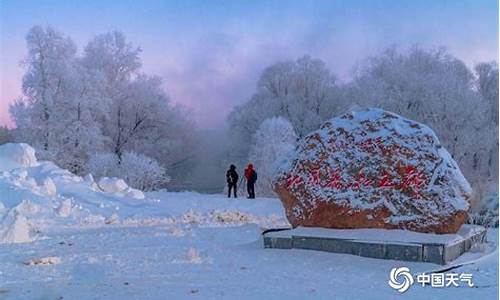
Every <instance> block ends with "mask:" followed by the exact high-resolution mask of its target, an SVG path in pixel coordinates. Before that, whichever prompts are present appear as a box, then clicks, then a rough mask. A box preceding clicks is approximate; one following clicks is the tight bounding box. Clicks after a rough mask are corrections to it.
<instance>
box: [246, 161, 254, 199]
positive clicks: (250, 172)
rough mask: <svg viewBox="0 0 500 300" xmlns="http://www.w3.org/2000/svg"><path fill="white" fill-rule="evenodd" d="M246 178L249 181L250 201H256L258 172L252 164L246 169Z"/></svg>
mask: <svg viewBox="0 0 500 300" xmlns="http://www.w3.org/2000/svg"><path fill="white" fill-rule="evenodd" d="M245 178H246V180H247V191H248V199H255V182H256V181H257V172H255V170H254V169H253V165H252V164H248V166H247V168H246V169H245Z"/></svg>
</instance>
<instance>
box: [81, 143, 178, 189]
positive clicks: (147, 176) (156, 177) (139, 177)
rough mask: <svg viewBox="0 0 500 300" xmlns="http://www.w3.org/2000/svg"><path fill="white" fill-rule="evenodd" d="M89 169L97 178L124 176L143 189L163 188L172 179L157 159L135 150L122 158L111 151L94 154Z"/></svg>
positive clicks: (135, 186)
mask: <svg viewBox="0 0 500 300" xmlns="http://www.w3.org/2000/svg"><path fill="white" fill-rule="evenodd" d="M87 170H88V171H89V172H90V173H92V174H94V176H96V177H97V178H101V177H119V178H123V179H124V180H125V181H126V182H127V183H128V185H130V186H131V187H133V188H136V189H140V190H143V191H151V190H154V189H158V188H161V187H163V186H164V185H165V184H166V183H168V182H169V180H170V177H169V176H168V175H167V174H166V170H165V168H163V167H162V166H161V165H160V164H159V163H158V162H157V161H156V160H155V159H153V158H150V157H147V156H145V155H142V154H137V153H134V152H125V153H124V154H123V155H122V158H121V160H119V159H118V157H117V156H116V155H114V154H111V153H104V154H97V155H93V156H91V158H90V159H89V162H88V163H87Z"/></svg>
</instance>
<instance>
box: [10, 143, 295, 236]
mask: <svg viewBox="0 0 500 300" xmlns="http://www.w3.org/2000/svg"><path fill="white" fill-rule="evenodd" d="M0 153H1V154H0V155H1V156H0V163H1V170H0V244H4V243H23V242H30V241H33V240H36V239H39V237H40V236H50V235H51V234H57V233H59V232H61V231H65V230H67V229H71V228H79V229H83V228H99V227H106V226H156V225H176V224H181V225H182V224H186V225H187V224H188V225H190V226H191V225H195V226H200V227H225V226H239V225H243V224H248V223H255V224H259V225H261V226H262V227H275V226H276V224H277V223H280V224H281V223H283V222H286V220H285V219H284V217H283V213H282V207H281V204H280V203H279V201H278V200H276V199H265V200H264V199H256V201H246V200H240V199H238V201H234V200H232V199H231V201H229V199H227V198H225V197H222V196H217V195H203V194H198V193H168V192H166V191H158V192H152V193H147V194H144V193H143V192H142V191H140V190H136V189H133V188H131V187H129V186H128V185H127V184H126V182H125V181H124V180H122V179H119V178H102V179H101V180H99V182H98V183H96V182H95V181H94V178H93V177H92V175H90V174H89V175H87V176H85V177H84V178H82V177H80V176H76V175H74V174H73V173H71V172H69V171H68V170H64V169H61V168H60V167H58V166H57V165H55V164H54V163H52V162H49V161H39V162H38V161H36V159H35V156H34V150H33V148H31V147H30V146H28V145H26V144H7V145H0ZM137 199H143V201H137ZM267 200H269V201H267ZM184 234H186V233H185V232H183V231H181V230H177V231H174V232H172V235H176V236H182V235H184Z"/></svg>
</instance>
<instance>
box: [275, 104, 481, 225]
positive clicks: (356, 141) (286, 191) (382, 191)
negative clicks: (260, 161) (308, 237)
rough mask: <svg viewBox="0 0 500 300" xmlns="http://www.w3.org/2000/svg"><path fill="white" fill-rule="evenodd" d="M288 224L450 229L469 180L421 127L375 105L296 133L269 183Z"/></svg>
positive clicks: (462, 216)
mask: <svg viewBox="0 0 500 300" xmlns="http://www.w3.org/2000/svg"><path fill="white" fill-rule="evenodd" d="M274 188H275V191H276V192H277V194H278V195H279V197H280V199H281V201H282V203H283V205H284V207H285V210H286V214H287V218H288V220H289V221H290V223H291V224H292V225H293V226H294V227H296V226H312V227H326V228H385V229H409V230H413V231H419V232H434V233H455V232H457V231H458V229H459V228H460V226H461V225H462V224H463V223H464V221H465V220H466V218H467V210H468V208H469V203H468V199H469V198H470V195H471V188H470V185H469V183H468V182H467V181H466V180H465V178H464V176H463V175H462V173H461V172H460V169H459V168H458V166H457V164H456V162H455V161H454V160H453V159H452V158H451V155H450V154H449V153H448V151H446V149H444V148H443V146H442V145H441V144H440V143H439V140H438V138H437V137H436V135H435V134H434V132H433V131H432V130H431V129H430V128H429V127H427V126H425V125H422V124H420V123H417V122H415V121H411V120H408V119H406V118H403V117H401V116H399V115H396V114H394V113H391V112H387V111H384V110H381V109H377V108H368V109H360V110H357V111H350V112H348V113H345V114H344V115H342V116H340V117H336V118H333V119H331V120H329V121H327V122H325V123H324V124H323V125H322V126H321V127H320V129H319V130H317V131H315V132H312V133H311V134H309V135H307V136H306V137H304V138H303V139H302V140H301V141H300V142H299V146H298V147H297V149H296V151H295V152H294V153H293V154H292V156H291V157H290V159H289V160H288V162H287V163H286V164H284V165H283V166H281V167H280V170H279V172H278V173H277V175H276V177H275V180H274Z"/></svg>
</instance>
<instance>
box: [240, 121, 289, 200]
mask: <svg viewBox="0 0 500 300" xmlns="http://www.w3.org/2000/svg"><path fill="white" fill-rule="evenodd" d="M254 141H255V142H254V144H253V146H252V148H251V150H250V156H249V161H251V162H252V163H253V164H254V166H255V168H256V170H257V174H259V179H258V181H257V191H258V193H259V194H261V195H264V196H272V195H274V192H273V187H272V179H273V176H274V173H275V169H276V163H277V162H280V161H281V160H282V159H283V158H285V157H287V156H288V154H289V153H290V152H291V151H293V149H294V148H295V144H296V141H297V135H296V134H295V130H294V129H293V126H292V124H290V122H289V121H288V120H286V119H285V118H283V117H273V118H269V119H266V120H264V122H262V124H261V125H260V127H259V129H258V130H257V132H256V133H255V135H254Z"/></svg>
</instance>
